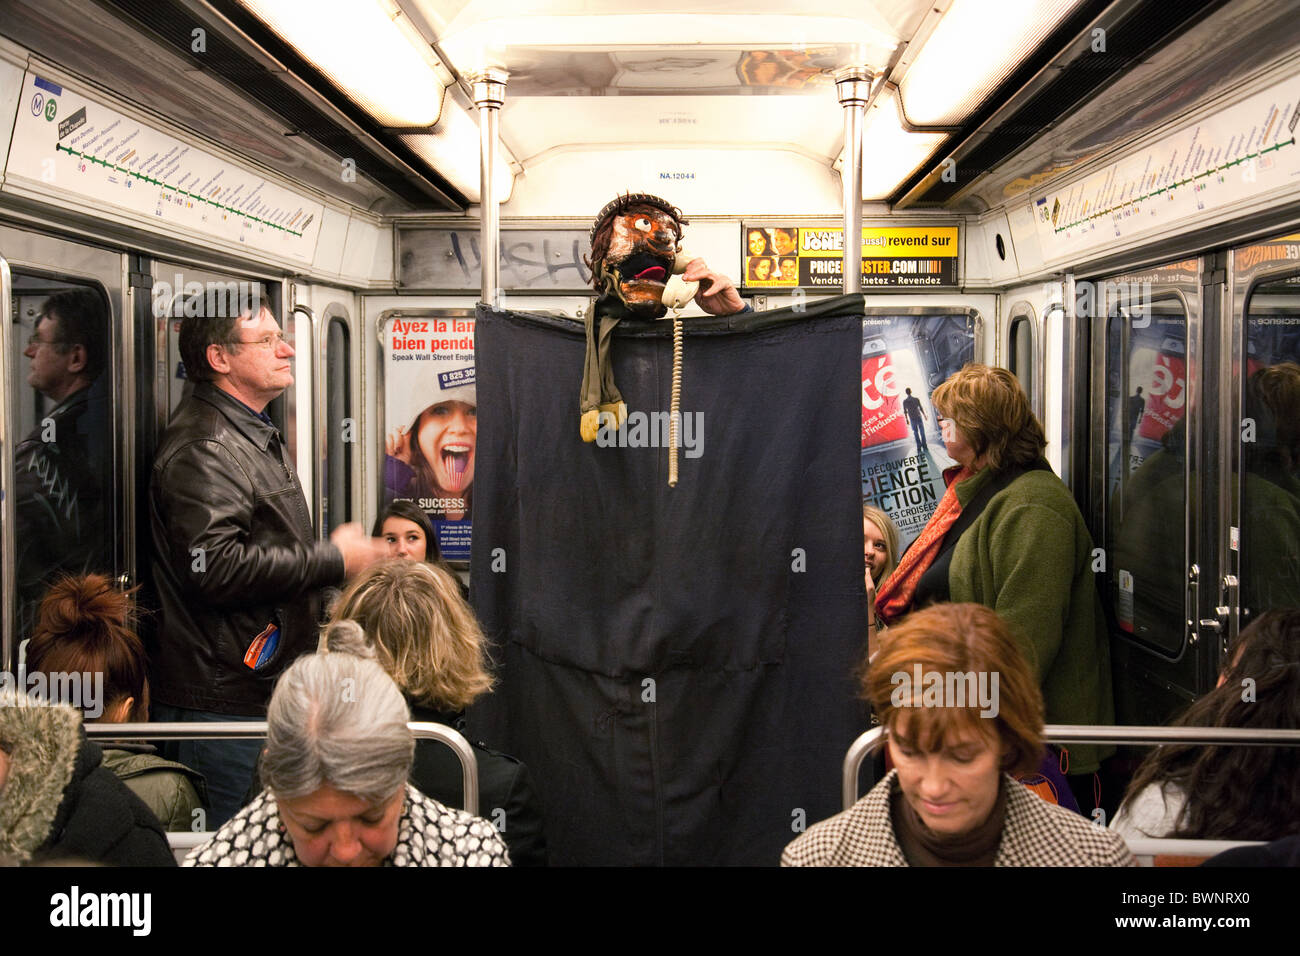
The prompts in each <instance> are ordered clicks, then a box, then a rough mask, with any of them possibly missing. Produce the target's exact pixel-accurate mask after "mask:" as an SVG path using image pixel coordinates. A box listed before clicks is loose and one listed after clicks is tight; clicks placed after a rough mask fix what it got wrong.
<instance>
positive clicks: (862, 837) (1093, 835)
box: [781, 770, 1137, 866]
mask: <svg viewBox="0 0 1300 956" xmlns="http://www.w3.org/2000/svg"><path fill="white" fill-rule="evenodd" d="M897 780H898V771H897V770H891V771H890V772H889V775H888V776H886V777H885V779H884V780H881V781H880V783H878V784H876V785H875V786H874V787H872V788H871V791H870V792H869V793H868V794H867V795H866V796H865V797H863V798H862V799H861V800H859V801H858V802H857V803H855V804H854V805H853V806H852V807H850V808H849V809H848V810H845V811H844V812H843V813H840V814H836V815H835V816H833V817H831V818H830V819H829V820H823V821H822V822H821V823H818V824H815V825H814V826H811V827H809V828H808V832H807V833H805V834H803V835H802V836H800V837H798V838H797V839H795V840H794V841H793V842H791V843H790V845H789V846H787V847H786V848H785V852H784V853H782V854H781V865H782V866H907V865H908V864H907V860H906V858H905V857H904V856H903V851H902V849H901V848H900V847H899V845H898V839H897V838H896V837H895V836H894V824H893V820H892V818H891V816H890V809H889V804H890V795H891V794H892V792H893V790H894V788H895V787H896V785H897ZM1003 784H1004V785H1005V786H1006V788H1007V817H1006V822H1005V823H1004V824H1003V827H1002V842H1001V843H1000V844H999V845H998V852H997V856H996V857H995V858H994V861H993V865H994V866H1137V861H1136V860H1135V859H1134V858H1133V854H1132V853H1130V852H1129V849H1128V847H1127V846H1126V845H1125V843H1124V841H1123V839H1122V838H1121V837H1119V836H1118V835H1117V834H1116V833H1114V832H1113V831H1111V830H1107V829H1106V828H1105V827H1101V826H1098V825H1097V824H1095V823H1092V822H1090V821H1088V820H1085V819H1084V818H1083V817H1081V816H1079V815H1078V814H1077V813H1075V812H1073V811H1071V810H1066V809H1065V808H1064V807H1059V806H1057V805H1056V804H1052V803H1048V802H1047V801H1045V800H1043V799H1042V798H1041V797H1039V796H1037V795H1036V794H1034V793H1032V792H1031V791H1030V790H1029V789H1028V788H1027V787H1025V786H1024V785H1023V784H1020V783H1018V782H1016V780H1015V778H1013V777H1010V776H1007V777H1006V778H1005V779H1004V780H1003Z"/></svg>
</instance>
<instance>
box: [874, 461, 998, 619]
mask: <svg viewBox="0 0 1300 956" xmlns="http://www.w3.org/2000/svg"><path fill="white" fill-rule="evenodd" d="M973 474H975V472H973V471H971V470H970V469H969V468H966V467H965V466H962V467H960V468H949V469H948V470H947V471H945V472H944V473H943V480H944V481H946V482H947V483H948V490H947V491H945V492H944V493H943V497H942V498H940V499H939V506H938V507H937V508H935V509H934V514H932V515H931V516H930V520H929V521H927V522H926V523H925V527H924V528H922V529H921V533H920V535H919V536H917V539H916V540H915V541H914V542H912V546H911V547H910V548H908V549H907V554H905V555H903V560H902V561H900V562H899V563H898V567H896V568H895V569H894V573H893V574H891V575H890V576H889V578H888V579H887V580H886V581H885V583H884V584H882V585H881V586H880V590H879V591H877V592H876V617H878V618H881V619H883V620H884V622H885V623H886V624H894V623H895V622H897V621H898V619H899V618H901V617H902V616H903V615H904V614H906V613H907V612H908V611H910V610H911V609H912V598H913V597H915V596H916V586H917V585H918V584H919V583H920V582H921V575H923V574H925V572H926V571H927V570H929V568H930V565H931V564H933V563H934V559H935V558H937V557H938V556H939V549H940V547H942V545H943V539H944V536H945V535H946V534H947V533H948V529H949V528H951V527H952V526H953V525H954V524H956V523H957V519H958V518H960V517H961V502H960V501H958V500H957V482H959V481H965V480H966V479H967V478H969V477H970V476H971V475H973Z"/></svg>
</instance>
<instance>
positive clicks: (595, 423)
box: [581, 408, 600, 442]
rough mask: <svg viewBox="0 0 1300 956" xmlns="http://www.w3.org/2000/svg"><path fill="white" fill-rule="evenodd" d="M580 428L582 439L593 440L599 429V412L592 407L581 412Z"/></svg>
mask: <svg viewBox="0 0 1300 956" xmlns="http://www.w3.org/2000/svg"><path fill="white" fill-rule="evenodd" d="M581 430H582V440H583V441H587V442H591V441H595V440H596V432H598V431H599V430H600V412H598V411H596V409H594V408H593V409H592V410H591V411H589V412H583V413H582V425H581Z"/></svg>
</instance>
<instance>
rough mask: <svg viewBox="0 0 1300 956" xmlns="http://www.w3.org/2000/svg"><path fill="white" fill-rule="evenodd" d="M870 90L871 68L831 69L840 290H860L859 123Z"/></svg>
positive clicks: (860, 132) (860, 127)
mask: <svg viewBox="0 0 1300 956" xmlns="http://www.w3.org/2000/svg"><path fill="white" fill-rule="evenodd" d="M870 92H871V70H870V68H868V67H866V66H846V67H843V68H842V69H839V70H837V71H836V72H835V93H836V95H837V96H838V97H839V100H840V106H842V107H843V108H844V169H843V171H842V173H841V175H840V180H841V182H842V183H843V185H844V263H843V269H844V274H843V276H841V279H842V280H843V283H844V292H845V293H846V294H847V293H850V292H861V291H862V125H863V121H864V120H865V118H866V112H867V98H868V94H870Z"/></svg>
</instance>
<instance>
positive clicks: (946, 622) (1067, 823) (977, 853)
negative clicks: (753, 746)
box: [781, 604, 1135, 866]
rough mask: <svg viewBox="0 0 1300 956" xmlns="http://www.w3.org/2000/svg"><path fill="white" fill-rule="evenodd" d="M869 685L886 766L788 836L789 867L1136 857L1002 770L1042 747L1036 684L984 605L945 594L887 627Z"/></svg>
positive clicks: (1096, 862)
mask: <svg viewBox="0 0 1300 956" xmlns="http://www.w3.org/2000/svg"><path fill="white" fill-rule="evenodd" d="M864 689H865V691H866V693H867V696H868V697H869V698H870V700H871V703H872V705H873V707H874V708H875V710H876V712H877V713H878V714H879V715H880V717H881V722H882V723H883V724H884V725H885V729H886V733H887V735H888V739H889V753H890V756H891V757H892V759H893V761H894V769H893V770H892V771H890V772H889V774H888V775H887V776H886V777H885V778H884V779H883V780H881V781H880V783H878V784H877V785H876V786H875V787H873V788H872V789H871V791H870V792H869V793H868V794H867V795H866V796H865V797H863V798H862V799H861V800H859V801H858V802H857V803H855V804H854V805H853V806H852V807H851V808H850V809H848V810H846V811H845V812H843V813H841V814H838V815H837V816H834V817H831V818H830V819H829V820H825V821H823V822H821V823H818V824H816V825H815V826H813V827H810V828H809V830H808V832H807V833H804V834H803V835H802V836H800V837H799V838H798V839H796V840H794V842H792V843H791V844H790V845H789V846H787V847H786V848H785V853H784V854H782V856H781V864H782V865H783V866H1133V865H1135V861H1134V859H1133V855H1132V854H1131V853H1129V851H1128V848H1127V847H1125V845H1124V841H1123V840H1121V839H1119V837H1118V836H1117V835H1115V834H1113V833H1111V832H1109V831H1107V830H1104V829H1102V828H1101V827H1099V826H1096V825H1094V824H1092V823H1089V822H1088V821H1086V820H1084V819H1083V818H1081V817H1080V816H1079V815H1078V814H1075V813H1072V812H1070V811H1069V810H1066V809H1064V808H1063V807H1059V806H1056V805H1054V804H1050V803H1047V802H1046V801H1044V800H1041V799H1039V798H1038V797H1037V796H1035V795H1034V793H1032V792H1031V791H1030V790H1029V789H1027V788H1026V787H1023V786H1021V785H1020V784H1019V783H1017V782H1016V780H1015V778H1014V777H1012V776H1010V774H1012V773H1016V772H1027V771H1032V770H1034V769H1035V768H1036V767H1037V766H1038V763H1039V758H1040V757H1041V756H1042V750H1043V741H1042V733H1043V698H1042V694H1041V693H1040V692H1039V690H1038V682H1037V681H1036V680H1034V675H1033V672H1032V671H1031V670H1030V668H1029V666H1028V664H1027V663H1026V662H1025V660H1024V658H1023V656H1022V655H1021V654H1020V651H1019V650H1018V649H1017V647H1016V643H1015V641H1014V639H1013V638H1012V636H1011V631H1010V628H1008V626H1007V625H1006V623H1005V622H1004V621H1002V619H1001V618H999V617H998V616H997V615H996V614H994V613H993V612H992V611H990V610H988V609H987V608H985V607H982V606H980V605H977V604H942V605H937V606H935V607H931V608H927V609H926V610H923V611H917V612H916V613H914V614H912V615H911V616H909V617H908V619H907V620H906V621H905V622H904V623H903V624H900V625H899V626H898V627H896V628H894V629H892V630H891V631H890V636H889V639H888V640H887V641H886V642H885V646H884V648H883V650H881V652H880V655H879V656H878V657H877V658H876V659H875V661H874V662H873V663H872V664H871V667H870V670H869V672H868V674H867V676H866V680H865V682H864Z"/></svg>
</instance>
